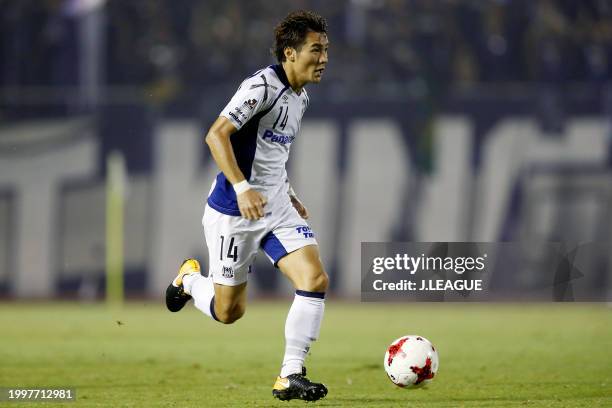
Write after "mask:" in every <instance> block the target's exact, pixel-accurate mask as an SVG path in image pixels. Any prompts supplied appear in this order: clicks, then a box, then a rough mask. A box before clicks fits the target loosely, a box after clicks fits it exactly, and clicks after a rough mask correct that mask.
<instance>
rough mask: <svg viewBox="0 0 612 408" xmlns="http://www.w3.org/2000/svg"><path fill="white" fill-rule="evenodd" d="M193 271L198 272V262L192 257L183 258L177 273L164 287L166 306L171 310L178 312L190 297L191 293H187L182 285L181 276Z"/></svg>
mask: <svg viewBox="0 0 612 408" xmlns="http://www.w3.org/2000/svg"><path fill="white" fill-rule="evenodd" d="M194 273H200V263H199V262H198V261H197V260H195V259H193V258H189V259H185V260H184V261H183V263H182V264H181V267H180V268H179V272H178V275H177V276H176V278H174V280H173V281H172V283H170V285H168V288H167V289H166V307H167V308H168V310H170V311H171V312H178V311H179V310H181V309H182V308H183V306H185V303H187V302H188V301H189V299H191V295H189V294H187V293H186V292H185V288H184V287H183V278H184V277H185V275H191V274H194Z"/></svg>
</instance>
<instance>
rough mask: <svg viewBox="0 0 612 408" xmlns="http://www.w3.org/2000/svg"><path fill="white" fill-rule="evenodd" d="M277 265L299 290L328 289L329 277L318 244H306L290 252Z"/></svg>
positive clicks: (321, 290)
mask: <svg viewBox="0 0 612 408" xmlns="http://www.w3.org/2000/svg"><path fill="white" fill-rule="evenodd" d="M277 266H278V268H279V269H280V270H281V272H282V273H283V274H284V275H285V276H287V278H289V280H290V281H291V283H293V286H294V287H295V288H296V289H298V290H307V291H310V292H325V291H326V290H327V286H328V277H327V274H326V273H325V269H324V268H323V263H322V262H321V257H320V254H319V247H318V245H316V244H311V245H306V246H303V247H301V248H299V249H296V250H295V251H293V252H290V253H288V254H287V255H285V256H284V257H282V258H281V259H280V260H279V261H278V263H277Z"/></svg>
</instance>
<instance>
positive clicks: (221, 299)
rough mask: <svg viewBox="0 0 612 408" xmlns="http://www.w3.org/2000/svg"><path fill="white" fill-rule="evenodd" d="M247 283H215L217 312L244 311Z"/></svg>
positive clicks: (240, 312)
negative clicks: (233, 284) (231, 284)
mask: <svg viewBox="0 0 612 408" xmlns="http://www.w3.org/2000/svg"><path fill="white" fill-rule="evenodd" d="M246 287H247V283H246V282H244V283H241V284H240V285H236V286H226V285H221V284H218V283H215V310H216V312H217V313H232V312H238V313H239V314H242V313H244V310H245V309H246V300H247V289H246Z"/></svg>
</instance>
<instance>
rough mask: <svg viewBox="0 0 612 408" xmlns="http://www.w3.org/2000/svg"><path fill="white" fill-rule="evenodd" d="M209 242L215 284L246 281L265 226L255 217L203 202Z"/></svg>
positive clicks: (236, 283) (234, 283) (205, 229)
mask: <svg viewBox="0 0 612 408" xmlns="http://www.w3.org/2000/svg"><path fill="white" fill-rule="evenodd" d="M202 225H203V227H204V234H205V237H206V245H207V246H208V255H209V256H208V262H209V265H208V273H209V275H210V276H212V280H213V282H214V283H215V284H220V285H223V286H229V287H231V286H238V285H242V284H243V283H245V282H246V281H247V279H248V273H249V272H250V271H251V265H252V263H253V261H254V259H255V255H256V254H257V250H258V248H259V240H260V237H261V235H262V234H263V231H264V227H263V226H262V225H261V224H260V223H258V221H249V220H246V219H244V218H242V217H234V216H230V215H226V214H222V213H220V212H218V211H217V210H215V209H213V208H211V207H209V206H206V209H205V211H204V217H203V219H202Z"/></svg>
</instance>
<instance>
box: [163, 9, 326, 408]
mask: <svg viewBox="0 0 612 408" xmlns="http://www.w3.org/2000/svg"><path fill="white" fill-rule="evenodd" d="M326 32H327V23H326V21H325V19H323V18H322V17H321V16H319V15H317V14H315V13H313V12H309V11H298V12H293V13H290V14H289V15H288V16H287V17H286V18H285V19H284V20H283V21H281V22H280V23H279V24H278V26H277V27H276V28H275V31H274V33H275V44H274V48H273V50H272V51H273V52H274V55H275V57H276V59H277V60H278V62H279V63H278V65H272V66H269V67H267V68H263V69H261V70H259V71H257V72H255V73H254V74H253V75H251V76H250V77H248V78H246V79H245V80H244V81H243V82H242V84H241V85H240V87H239V88H238V90H237V92H236V94H235V95H234V96H233V97H232V99H231V100H230V102H229V104H228V105H227V106H226V107H225V109H223V111H222V112H221V114H220V116H219V118H217V120H216V121H215V122H214V123H213V125H212V126H211V128H210V130H209V131H208V134H207V135H206V143H207V144H208V146H209V148H210V151H211V153H212V156H213V158H214V160H215V162H216V163H217V165H218V166H219V168H220V170H221V172H220V173H219V174H218V175H217V177H216V180H215V181H214V182H213V186H212V188H211V191H210V194H209V196H208V200H207V205H206V208H205V210H204V217H203V218H202V225H203V226H204V233H205V237H206V244H207V246H208V251H209V262H210V265H209V268H208V274H207V276H204V275H202V274H200V265H199V263H198V261H196V260H195V259H188V260H186V261H185V262H184V263H183V264H182V265H181V267H180V269H179V272H178V276H177V277H176V278H175V279H174V280H173V281H172V283H171V284H170V285H169V286H168V289H167V290H166V305H167V307H168V309H169V310H170V311H172V312H177V311H179V310H180V309H181V308H182V307H183V306H184V305H185V303H186V302H187V301H188V300H189V299H191V298H193V300H194V303H195V306H196V307H197V308H198V309H199V310H201V311H202V312H203V313H204V314H206V315H208V316H210V317H211V318H213V319H215V320H217V321H219V322H221V323H233V322H235V321H236V320H238V319H239V318H240V317H242V315H243V314H244V311H245V307H246V285H247V277H248V273H249V272H250V269H251V265H252V263H253V261H254V258H255V255H256V254H257V251H258V249H260V248H261V249H262V250H263V252H264V253H265V254H266V255H267V256H268V258H269V259H270V261H271V262H273V263H274V265H275V266H276V267H277V268H278V269H280V271H281V272H282V273H283V274H284V275H285V276H286V277H287V278H289V280H290V281H291V283H292V284H293V286H294V287H295V289H296V291H295V297H294V300H293V304H292V305H291V308H290V309H289V314H288V316H287V321H286V323H285V355H284V358H283V363H282V366H281V370H280V375H279V376H278V378H277V380H276V383H275V384H274V386H273V390H272V394H273V395H274V397H276V398H279V399H281V400H289V399H295V398H297V399H302V400H306V401H316V400H318V399H320V398H323V397H324V396H325V395H326V394H327V388H326V387H325V385H323V384H319V383H314V382H311V381H310V380H309V379H308V378H306V369H305V368H304V359H305V357H306V354H307V353H308V350H309V348H310V345H311V343H312V342H313V341H314V340H316V339H317V337H318V335H319V329H320V327H321V320H322V318H323V311H324V308H325V305H324V300H325V291H326V290H327V286H328V277H327V274H326V273H325V270H324V269H323V265H322V263H321V260H320V257H319V250H318V246H317V242H316V240H315V238H314V233H313V231H312V230H311V229H310V227H309V226H308V224H307V223H306V221H305V219H307V218H308V211H307V210H306V207H304V205H303V204H302V203H301V202H300V200H299V199H298V198H297V196H296V195H295V192H294V191H293V189H292V188H291V186H290V184H289V181H288V179H287V171H286V169H285V163H286V162H287V159H288V158H289V148H290V146H291V143H292V142H293V141H294V140H295V138H296V137H298V132H299V129H300V124H301V120H302V115H303V114H304V112H305V110H306V108H307V107H308V104H309V99H308V94H307V93H306V89H305V88H304V86H305V85H306V84H308V83H318V82H320V81H321V76H322V74H323V71H324V70H325V65H326V64H327V48H328V39H327V33H326Z"/></svg>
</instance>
